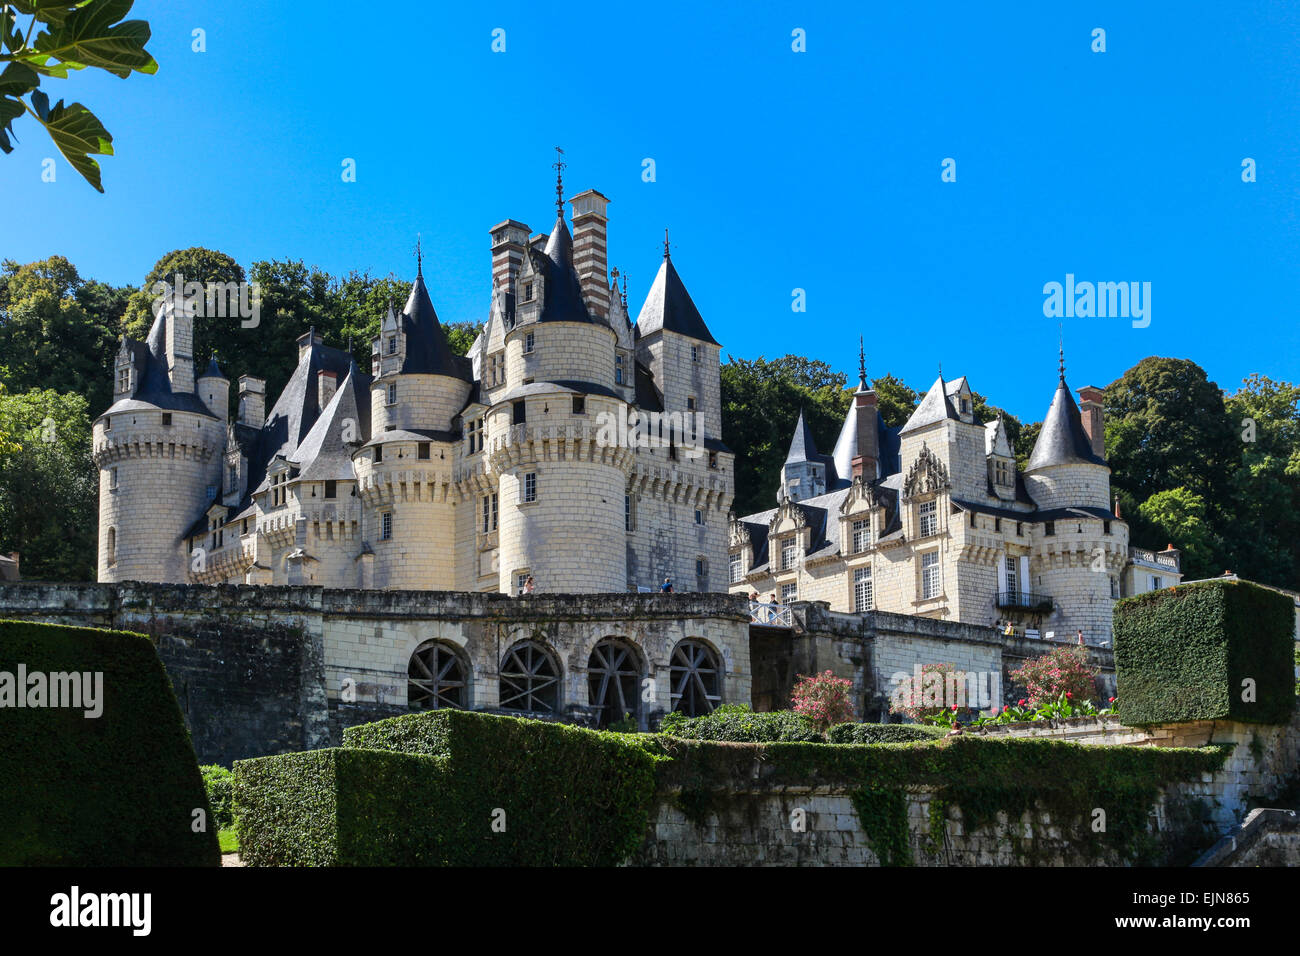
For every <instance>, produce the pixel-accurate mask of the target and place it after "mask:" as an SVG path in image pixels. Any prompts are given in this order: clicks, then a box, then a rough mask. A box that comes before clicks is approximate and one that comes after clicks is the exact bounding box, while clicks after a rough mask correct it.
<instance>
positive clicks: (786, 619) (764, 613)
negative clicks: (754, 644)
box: [749, 601, 794, 628]
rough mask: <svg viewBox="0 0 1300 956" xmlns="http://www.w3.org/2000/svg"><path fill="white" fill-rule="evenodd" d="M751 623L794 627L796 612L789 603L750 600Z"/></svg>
mask: <svg viewBox="0 0 1300 956" xmlns="http://www.w3.org/2000/svg"><path fill="white" fill-rule="evenodd" d="M749 623H750V624H757V625H759V626H761V627H790V628H792V627H794V612H793V611H792V610H791V608H790V605H788V604H763V603H762V602H760V601H750V602H749Z"/></svg>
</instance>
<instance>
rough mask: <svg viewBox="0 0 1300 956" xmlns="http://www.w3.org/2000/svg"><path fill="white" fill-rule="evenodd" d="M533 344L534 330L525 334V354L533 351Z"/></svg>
mask: <svg viewBox="0 0 1300 956" xmlns="http://www.w3.org/2000/svg"><path fill="white" fill-rule="evenodd" d="M533 345H534V339H533V333H532V332H526V333H525V334H524V354H525V355H527V354H528V353H529V352H531V351H532V350H533Z"/></svg>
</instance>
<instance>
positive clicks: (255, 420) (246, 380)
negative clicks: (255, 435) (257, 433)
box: [239, 375, 266, 428]
mask: <svg viewBox="0 0 1300 956" xmlns="http://www.w3.org/2000/svg"><path fill="white" fill-rule="evenodd" d="M239 423H240V424H241V425H248V426H250V427H252V428H261V427H262V426H263V425H265V424H266V379H264V378H256V377H255V376H252V375H241V376H240V377H239Z"/></svg>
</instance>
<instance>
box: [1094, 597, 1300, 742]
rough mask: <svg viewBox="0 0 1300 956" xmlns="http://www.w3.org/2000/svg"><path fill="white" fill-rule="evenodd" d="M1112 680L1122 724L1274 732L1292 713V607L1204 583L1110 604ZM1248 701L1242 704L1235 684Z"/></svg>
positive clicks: (1289, 601)
mask: <svg viewBox="0 0 1300 956" xmlns="http://www.w3.org/2000/svg"><path fill="white" fill-rule="evenodd" d="M1114 622H1115V626H1114V633H1115V674H1116V685H1117V696H1118V698H1119V711H1120V719H1121V720H1122V721H1123V722H1124V723H1126V724H1155V723H1170V722H1182V721H1191V720H1224V719H1230V720H1240V721H1246V722H1251V723H1261V724H1282V723H1286V722H1287V721H1288V720H1290V719H1291V714H1292V711H1293V709H1294V708H1295V700H1296V698H1295V692H1294V678H1293V676H1292V674H1293V670H1292V666H1293V665H1292V652H1293V646H1294V634H1295V608H1294V603H1293V601H1292V599H1291V598H1289V597H1287V596H1286V595H1284V594H1280V593H1278V592H1277V591H1272V590H1269V589H1268V588H1264V587H1260V586H1259V585H1256V584H1251V583H1249V582H1247V581H1205V582H1198V583H1195V584H1184V585H1180V586H1178V587H1174V588H1167V589H1164V590H1160V591H1149V592H1147V593H1146V594H1140V595H1137V596H1136V597H1131V598H1126V599H1125V600H1123V601H1120V602H1118V603H1117V604H1116V605H1115V612H1114ZM1247 678H1250V679H1252V680H1253V681H1254V700H1253V701H1247V700H1243V699H1242V698H1243V696H1244V689H1243V681H1245V680H1246V679H1247Z"/></svg>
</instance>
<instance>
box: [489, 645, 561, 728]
mask: <svg viewBox="0 0 1300 956" xmlns="http://www.w3.org/2000/svg"><path fill="white" fill-rule="evenodd" d="M500 706H501V707H502V708H503V709H505V710H521V711H525V712H527V713H544V714H553V713H557V712H558V711H559V709H560V665H559V664H558V663H556V661H555V658H554V657H553V656H552V655H551V652H550V651H549V650H547V649H546V647H545V646H543V645H542V644H539V643H538V642H537V641H520V642H519V643H518V644H516V645H515V646H514V647H512V648H510V650H509V651H508V652H507V653H506V656H505V660H503V661H502V662H501V700H500Z"/></svg>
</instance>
